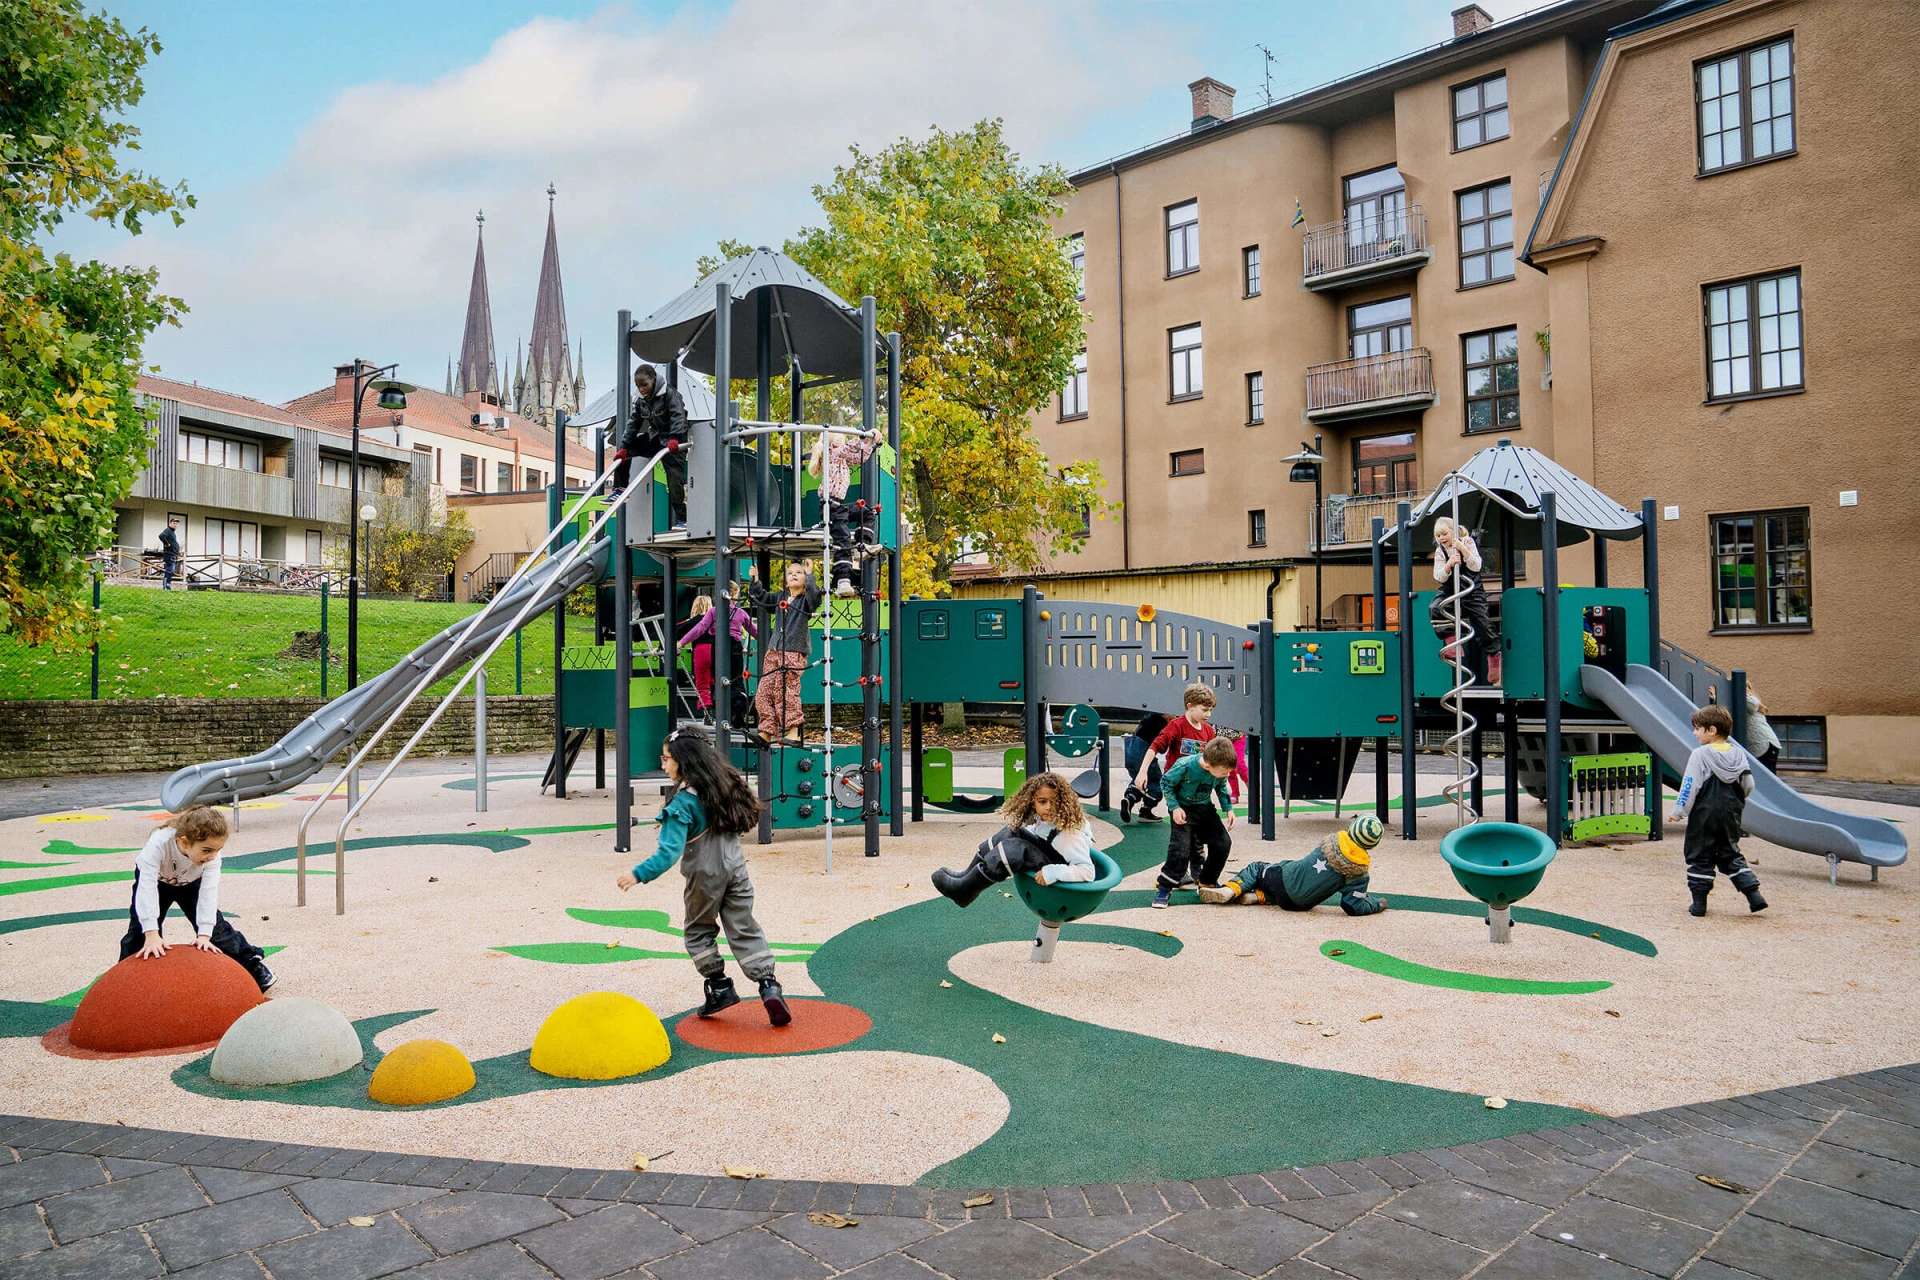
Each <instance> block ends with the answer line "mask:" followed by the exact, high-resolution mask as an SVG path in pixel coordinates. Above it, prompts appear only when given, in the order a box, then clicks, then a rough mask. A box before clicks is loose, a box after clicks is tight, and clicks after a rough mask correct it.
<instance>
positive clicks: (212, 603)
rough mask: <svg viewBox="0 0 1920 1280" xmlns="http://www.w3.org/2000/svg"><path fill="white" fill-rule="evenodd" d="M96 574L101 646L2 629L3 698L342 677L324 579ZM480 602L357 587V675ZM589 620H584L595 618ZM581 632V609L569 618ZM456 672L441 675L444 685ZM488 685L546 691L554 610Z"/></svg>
mask: <svg viewBox="0 0 1920 1280" xmlns="http://www.w3.org/2000/svg"><path fill="white" fill-rule="evenodd" d="M135 581H136V582H138V583H142V584H143V585H131V584H129V583H126V582H119V581H113V580H102V581H101V582H100V584H99V587H98V596H97V602H98V606H99V610H100V613H101V616H102V619H103V621H104V622H105V626H106V630H105V634H104V637H103V639H102V640H101V642H100V644H99V646H98V647H97V649H88V648H81V649H74V650H67V651H64V652H63V651H60V650H56V649H54V648H53V647H51V646H41V647H39V648H29V647H26V646H24V645H20V644H17V643H15V642H14V640H13V639H12V638H11V637H8V636H0V699H4V700H26V699H55V698H79V699H84V698H102V699H106V698H268V697H329V698H330V697H335V696H338V695H339V694H341V693H344V692H345V691H346V688H347V667H348V652H347V650H348V638H349V637H348V632H349V628H348V625H347V613H348V609H347V604H348V602H347V600H346V599H345V598H344V597H343V596H342V595H340V594H337V593H336V592H335V591H334V590H333V588H332V586H331V584H328V583H325V582H322V583H321V584H320V585H319V586H318V587H317V588H315V589H313V590H310V591H296V590H292V589H288V588H287V587H285V586H281V587H278V588H252V587H249V586H248V585H246V584H244V583H243V582H242V581H241V580H240V579H237V578H236V579H234V580H231V581H230V582H222V583H221V588H220V589H218V590H207V589H202V590H185V589H182V586H181V584H178V583H176V585H175V589H174V590H162V589H160V587H159V586H158V585H157V582H155V583H153V584H151V585H147V583H148V582H149V580H146V579H144V578H140V579H135ZM480 608H481V606H480V605H478V604H469V603H453V602H451V601H436V600H420V599H417V598H415V597H413V596H405V597H394V596H384V595H372V596H363V597H361V599H360V601H359V608H358V611H357V612H358V624H357V626H356V627H355V628H354V629H353V630H354V632H355V635H354V639H355V641H356V642H357V646H358V656H359V662H358V668H359V670H358V674H359V678H360V679H361V680H362V681H365V680H370V679H372V678H373V677H374V676H376V675H378V674H379V673H380V672H382V671H385V670H386V669H387V668H388V667H390V666H392V665H393V664H394V663H396V662H398V661H399V660H400V659H401V658H402V657H404V656H405V655H406V654H408V653H410V652H412V651H413V650H414V649H415V648H416V647H418V646H419V645H420V644H421V643H422V642H424V641H426V640H427V639H429V638H430V637H432V636H433V635H434V634H435V633H437V632H439V631H441V630H444V629H445V628H447V627H449V626H452V625H454V624H455V623H457V622H459V621H460V620H461V619H462V618H466V617H470V616H472V615H473V614H474V613H475V612H477V611H478V610H479V609H480ZM590 627H591V624H590V623H588V624H584V628H585V629H590ZM571 629H572V630H574V631H582V630H583V623H582V622H581V621H578V620H576V621H575V622H574V623H573V626H572V628H571ZM458 674H459V672H457V671H456V672H451V673H449V676H448V679H447V680H446V681H444V682H443V683H444V684H445V685H446V686H447V687H451V685H452V681H453V679H454V678H455V677H457V676H458ZM487 685H488V688H489V689H490V690H492V691H493V692H494V693H551V692H552V691H553V621H552V617H551V615H550V614H548V615H542V616H540V617H536V618H534V619H532V620H531V621H529V623H528V624H527V626H526V627H525V628H524V629H523V630H522V631H521V632H520V633H519V635H518V636H517V637H516V638H515V639H514V640H513V641H512V642H509V643H508V644H505V645H503V646H501V649H500V652H499V653H497V654H495V655H494V658H493V660H492V661H491V662H489V663H488V664H487Z"/></svg>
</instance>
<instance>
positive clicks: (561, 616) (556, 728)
mask: <svg viewBox="0 0 1920 1280" xmlns="http://www.w3.org/2000/svg"><path fill="white" fill-rule="evenodd" d="M554 434H555V444H554V452H555V453H556V455H558V456H559V457H560V458H564V457H565V456H566V452H565V449H566V446H565V445H563V444H561V443H559V441H561V440H564V439H565V438H566V437H565V435H564V434H563V433H561V432H555V433H554ZM555 467H556V470H555V472H554V480H553V488H552V489H551V490H550V491H549V496H548V498H547V529H548V531H549V532H551V531H552V530H554V529H556V528H558V527H559V525H560V522H561V520H563V519H565V518H566V514H567V469H566V468H565V467H564V466H561V465H559V464H558V463H557V462H556V464H555ZM603 469H604V468H603ZM594 474H595V475H599V474H600V472H599V471H596V472H594ZM566 650H567V602H566V601H565V600H562V601H560V603H558V604H556V605H554V606H553V794H554V798H555V799H557V800H565V799H566V798H567V711H566V702H565V699H564V696H563V695H562V693H561V686H562V685H564V684H565V683H566V679H565V677H564V676H562V675H561V672H560V663H561V661H562V660H563V659H564V657H565V655H566ZM605 741H606V740H605V738H604V737H602V738H601V740H600V744H599V746H600V747H601V748H604V746H605ZM599 766H600V769H601V771H602V775H603V776H601V778H600V779H599V782H598V784H597V785H599V786H605V785H606V778H605V776H604V771H605V768H606V761H605V758H604V756H602V758H601V759H600V761H599Z"/></svg>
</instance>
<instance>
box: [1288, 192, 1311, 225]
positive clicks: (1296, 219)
mask: <svg viewBox="0 0 1920 1280" xmlns="http://www.w3.org/2000/svg"><path fill="white" fill-rule="evenodd" d="M1306 220H1307V211H1306V210H1305V209H1304V208H1302V207H1301V205H1300V198H1299V197H1298V196H1295V197H1294V200H1293V221H1292V222H1289V223H1288V224H1287V226H1288V227H1297V226H1299V225H1300V224H1301V223H1303V222H1305V221H1306Z"/></svg>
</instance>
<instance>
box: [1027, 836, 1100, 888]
mask: <svg viewBox="0 0 1920 1280" xmlns="http://www.w3.org/2000/svg"><path fill="white" fill-rule="evenodd" d="M1024 829H1025V830H1027V831H1031V832H1033V834H1035V835H1037V836H1039V837H1040V838H1041V839H1042V840H1051V841H1053V851H1054V852H1055V853H1057V854H1059V855H1060V856H1061V857H1063V858H1065V859H1066V862H1064V863H1053V864H1050V865H1048V866H1044V867H1042V868H1040V870H1038V871H1036V872H1035V873H1034V879H1036V880H1038V881H1039V882H1040V883H1041V884H1061V883H1063V882H1065V881H1070V880H1091V879H1093V878H1094V874H1093V872H1094V867H1093V828H1092V827H1091V826H1089V825H1088V824H1086V823H1084V822H1083V823H1081V824H1080V825H1079V826H1078V827H1076V828H1075V829H1074V830H1072V831H1062V830H1060V828H1058V827H1056V826H1054V825H1053V824H1052V823H1051V822H1029V823H1028V824H1027V825H1026V827H1025V828H1024Z"/></svg>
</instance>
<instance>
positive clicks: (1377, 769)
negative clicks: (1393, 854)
mask: <svg viewBox="0 0 1920 1280" xmlns="http://www.w3.org/2000/svg"><path fill="white" fill-rule="evenodd" d="M1386 532H1387V522H1386V521H1385V520H1384V519H1382V518H1381V517H1379V516H1375V517H1374V518H1373V520H1372V521H1371V522H1370V527H1369V528H1368V530H1367V541H1368V542H1369V543H1371V544H1372V547H1373V629H1374V630H1375V631H1379V632H1382V633H1385V631H1386V629H1387V549H1386V548H1385V547H1383V546H1381V545H1380V539H1381V538H1382V537H1383V536H1384V535H1385V534H1386ZM1401 594H1402V595H1405V594H1406V590H1405V588H1404V587H1403V588H1402V589H1401ZM1386 728H1387V727H1386V726H1385V725H1379V726H1376V727H1375V729H1374V732H1373V816H1374V817H1376V818H1378V819H1380V825H1381V826H1383V827H1384V826H1385V825H1386V823H1387V812H1388V809H1387V806H1388V799H1387V768H1388V762H1387V748H1388V739H1389V738H1390V737H1391V736H1392V735H1391V734H1389V733H1388V732H1387V731H1386Z"/></svg>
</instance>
